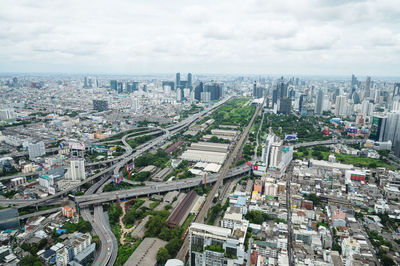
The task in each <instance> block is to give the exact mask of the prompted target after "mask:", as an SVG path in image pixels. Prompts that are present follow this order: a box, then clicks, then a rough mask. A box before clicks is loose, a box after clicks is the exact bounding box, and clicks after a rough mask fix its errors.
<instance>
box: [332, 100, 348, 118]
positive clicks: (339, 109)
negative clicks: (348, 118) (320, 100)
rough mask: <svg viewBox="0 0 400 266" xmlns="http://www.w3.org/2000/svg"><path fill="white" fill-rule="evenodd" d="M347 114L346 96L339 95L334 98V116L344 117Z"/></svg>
mask: <svg viewBox="0 0 400 266" xmlns="http://www.w3.org/2000/svg"><path fill="white" fill-rule="evenodd" d="M346 114H347V106H346V96H344V95H339V96H337V97H336V107H335V115H337V116H340V117H341V116H345V115H346Z"/></svg>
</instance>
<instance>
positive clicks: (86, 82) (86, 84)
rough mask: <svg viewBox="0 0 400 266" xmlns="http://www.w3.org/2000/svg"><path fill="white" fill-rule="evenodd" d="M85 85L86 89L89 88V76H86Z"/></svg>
mask: <svg viewBox="0 0 400 266" xmlns="http://www.w3.org/2000/svg"><path fill="white" fill-rule="evenodd" d="M83 87H84V88H85V89H87V88H89V83H88V77H85V78H84V81H83Z"/></svg>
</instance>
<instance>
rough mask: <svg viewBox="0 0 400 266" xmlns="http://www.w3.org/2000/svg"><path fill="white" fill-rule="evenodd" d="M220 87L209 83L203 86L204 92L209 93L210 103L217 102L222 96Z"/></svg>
mask: <svg viewBox="0 0 400 266" xmlns="http://www.w3.org/2000/svg"><path fill="white" fill-rule="evenodd" d="M222 90H223V89H222V85H221V84H218V83H211V84H210V83H209V84H205V85H204V86H203V91H204V92H209V93H210V100H211V101H218V100H220V99H221V98H222V96H223V91H222Z"/></svg>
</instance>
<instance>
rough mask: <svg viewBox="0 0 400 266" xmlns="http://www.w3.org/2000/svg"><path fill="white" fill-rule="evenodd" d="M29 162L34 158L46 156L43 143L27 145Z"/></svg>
mask: <svg viewBox="0 0 400 266" xmlns="http://www.w3.org/2000/svg"><path fill="white" fill-rule="evenodd" d="M28 153H29V160H31V161H33V160H35V159H36V157H40V156H42V155H45V154H46V149H45V147H44V142H43V141H39V142H37V143H30V144H29V145H28Z"/></svg>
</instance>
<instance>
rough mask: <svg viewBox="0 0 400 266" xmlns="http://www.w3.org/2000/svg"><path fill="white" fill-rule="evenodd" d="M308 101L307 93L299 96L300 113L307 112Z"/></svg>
mask: <svg viewBox="0 0 400 266" xmlns="http://www.w3.org/2000/svg"><path fill="white" fill-rule="evenodd" d="M306 101H307V94H302V95H300V97H299V113H300V115H305V114H307V110H306V109H305V105H306Z"/></svg>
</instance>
